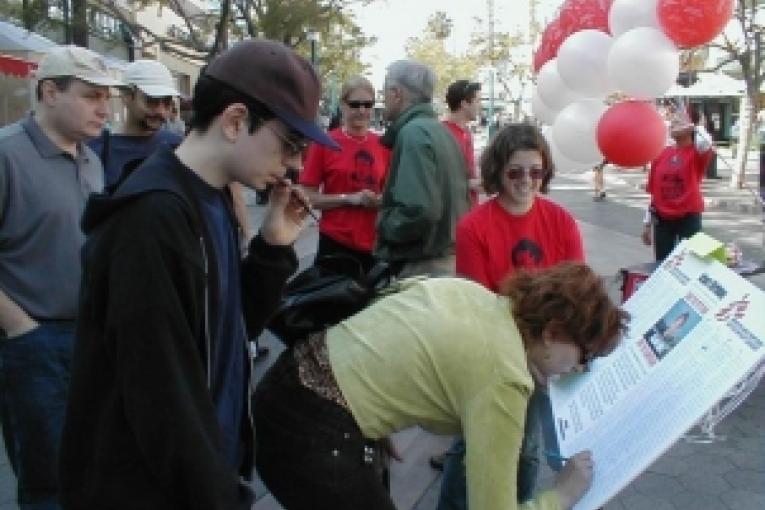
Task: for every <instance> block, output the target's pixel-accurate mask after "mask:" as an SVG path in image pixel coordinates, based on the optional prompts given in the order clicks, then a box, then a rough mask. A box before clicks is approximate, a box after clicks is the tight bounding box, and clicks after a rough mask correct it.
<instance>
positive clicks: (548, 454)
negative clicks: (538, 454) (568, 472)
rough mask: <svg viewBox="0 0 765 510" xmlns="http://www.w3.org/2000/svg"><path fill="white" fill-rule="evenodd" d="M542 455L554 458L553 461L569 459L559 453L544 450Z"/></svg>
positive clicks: (549, 458) (550, 458)
mask: <svg viewBox="0 0 765 510" xmlns="http://www.w3.org/2000/svg"><path fill="white" fill-rule="evenodd" d="M544 456H545V458H547V459H548V460H554V461H558V462H567V461H568V460H569V458H568V457H564V456H563V455H560V454H558V453H555V452H545V453H544Z"/></svg>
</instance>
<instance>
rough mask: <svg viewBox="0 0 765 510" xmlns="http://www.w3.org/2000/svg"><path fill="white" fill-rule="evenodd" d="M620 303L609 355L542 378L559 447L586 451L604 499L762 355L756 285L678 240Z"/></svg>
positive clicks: (595, 498)
mask: <svg viewBox="0 0 765 510" xmlns="http://www.w3.org/2000/svg"><path fill="white" fill-rule="evenodd" d="M624 308H625V309H626V310H627V311H629V312H630V314H631V315H632V320H631V321H630V325H629V331H628V333H627V335H626V336H625V338H624V339H623V341H622V342H621V344H620V346H619V347H618V348H617V349H616V350H615V351H614V352H613V353H612V354H611V355H610V356H608V357H606V358H602V359H598V360H596V361H595V362H594V363H593V366H592V369H591V370H590V371H589V372H588V373H586V374H581V375H574V376H569V377H565V378H563V379H561V380H559V381H557V382H556V383H554V384H553V385H551V388H550V396H551V400H552V404H553V409H554V415H555V424H556V428H557V433H558V441H559V445H560V452H561V455H563V456H570V455H573V454H575V453H576V452H579V451H581V450H585V449H589V450H591V451H592V452H593V459H594V461H595V474H594V477H593V483H592V487H591V488H590V490H589V491H588V492H587V494H586V495H585V496H584V498H583V499H582V500H581V501H580V502H579V503H578V504H577V505H576V506H575V507H574V508H575V510H594V509H597V508H599V507H601V506H603V505H604V504H605V503H606V502H607V501H608V500H610V499H611V498H613V497H614V496H615V495H616V494H617V493H618V492H619V491H620V490H622V489H623V488H624V487H625V486H626V485H627V484H629V483H630V482H631V481H632V480H633V479H634V478H636V477H637V476H638V475H639V474H640V473H641V472H642V471H644V470H645V469H646V468H648V467H649V466H650V464H651V463H652V462H653V461H655V460H656V459H657V458H658V457H659V456H660V455H661V454H662V453H664V452H665V451H666V450H667V449H668V448H669V447H670V446H672V444H673V443H675V442H676V441H677V440H678V439H679V438H680V437H681V436H682V435H683V434H684V433H685V432H687V431H688V429H690V428H691V427H692V426H693V425H694V424H695V423H697V422H698V421H699V419H701V417H702V416H703V415H704V413H705V412H706V411H707V410H709V409H710V408H711V407H713V406H714V405H715V404H716V403H717V402H718V401H719V400H720V399H721V398H723V396H724V395H725V394H726V392H727V391H728V390H730V389H731V388H732V387H733V386H734V385H735V384H736V383H737V382H739V381H740V380H741V379H742V378H744V377H745V376H746V375H747V374H748V373H750V372H751V371H752V370H753V369H754V368H756V367H757V366H758V364H759V363H760V362H761V361H762V360H763V358H764V357H765V294H764V293H763V292H762V291H761V290H759V289H758V288H756V287H755V286H753V285H752V284H751V283H749V282H747V281H746V280H744V279H743V278H741V277H740V276H738V275H737V274H736V273H734V272H733V271H731V270H730V269H728V268H727V267H725V266H723V265H722V264H720V263H719V262H716V261H708V260H704V259H702V258H700V257H698V256H697V255H695V254H694V253H692V252H691V251H690V250H688V249H687V246H686V243H682V244H680V245H679V246H678V247H677V248H676V249H675V250H674V251H673V253H672V255H670V257H669V258H667V260H666V261H665V262H664V263H663V264H662V265H661V266H660V267H659V268H657V270H656V271H655V272H654V273H653V274H652V275H651V277H650V278H649V279H648V280H646V281H645V283H643V285H642V286H641V287H640V289H639V290H638V291H637V293H635V294H634V295H633V296H632V298H631V299H630V300H629V301H627V303H625V305H624Z"/></svg>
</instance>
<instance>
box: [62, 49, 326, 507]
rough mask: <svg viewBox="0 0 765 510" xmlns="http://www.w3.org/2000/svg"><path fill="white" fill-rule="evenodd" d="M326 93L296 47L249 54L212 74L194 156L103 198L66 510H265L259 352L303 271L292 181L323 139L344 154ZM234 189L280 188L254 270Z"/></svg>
mask: <svg viewBox="0 0 765 510" xmlns="http://www.w3.org/2000/svg"><path fill="white" fill-rule="evenodd" d="M319 95H320V86H319V80H318V78H317V76H316V73H315V72H314V70H313V68H312V67H311V65H310V64H309V63H308V62H307V61H306V60H305V59H303V58H302V57H299V56H298V55H297V54H295V53H294V52H293V51H292V50H290V49H289V48H287V47H286V46H284V45H282V44H280V43H276V42H270V41H263V40H250V41H245V42H242V43H239V44H237V45H236V46H234V47H233V48H231V49H230V50H228V51H226V52H224V53H222V54H221V55H219V56H218V57H217V58H215V59H214V60H213V61H212V62H211V63H210V64H209V65H208V66H207V68H206V69H205V70H204V71H203V73H202V75H201V76H200V78H199V81H198V82H197V84H196V87H195V89H194V98H193V105H194V118H193V119H192V121H191V131H190V133H189V135H188V136H187V138H186V139H185V140H184V141H183V143H181V145H180V146H179V147H178V148H177V149H176V150H175V151H171V150H170V149H169V148H164V149H160V150H158V151H157V152H155V153H154V154H153V155H152V156H150V157H149V158H148V159H146V160H145V161H144V163H143V164H142V165H141V166H139V167H138V169H136V170H135V172H133V173H132V174H131V175H130V177H128V178H127V179H126V180H125V181H124V183H122V185H121V186H120V187H119V188H118V189H117V191H116V192H115V193H114V194H113V195H110V196H99V197H97V198H94V199H91V200H90V201H89V203H88V206H87V208H86V211H85V216H84V219H83V225H84V229H85V231H86V233H87V235H88V240H87V243H86V246H85V249H84V269H83V282H82V299H81V303H80V319H81V320H80V322H79V324H78V330H77V342H76V346H75V352H74V362H73V364H74V367H73V374H72V381H71V392H70V397H69V403H68V408H67V418H66V424H65V428H64V435H63V442H62V452H61V464H60V473H61V479H62V480H61V484H62V501H63V504H64V508H66V509H92V508H109V509H112V510H120V509H139V508H140V509H141V510H155V509H156V510H159V509H162V510H168V509H184V510H187V509H200V510H216V509H220V510H224V509H225V510H234V509H249V508H250V507H251V504H252V500H253V494H252V491H251V489H250V488H249V486H248V483H247V481H248V479H249V478H250V476H251V475H252V466H253V451H252V443H253V434H252V423H251V414H250V411H249V398H248V395H249V390H250V380H249V372H250V369H249V364H248V358H247V354H246V341H247V338H248V335H250V336H252V335H255V334H257V333H258V332H259V331H260V330H261V329H262V328H263V325H264V323H265V322H266V320H267V318H268V317H269V315H270V314H271V313H272V311H273V310H274V308H275V307H276V305H277V303H278V300H279V297H280V294H281V290H282V287H283V285H284V283H285V281H286V280H287V278H288V277H289V275H290V274H291V273H292V272H293V271H294V270H295V269H296V267H297V259H296V257H295V253H294V251H293V249H292V247H291V245H292V243H293V242H294V241H295V239H296V238H297V236H298V234H299V232H300V230H301V228H302V223H303V219H304V217H305V215H306V212H307V211H306V210H305V207H304V206H303V205H301V203H300V202H301V199H302V200H303V201H304V198H303V197H301V196H299V195H295V194H296V193H299V191H297V190H294V189H292V188H291V183H290V182H289V181H285V179H284V176H285V173H286V171H287V168H288V167H297V168H299V167H300V165H301V154H302V151H303V148H304V147H305V145H306V143H307V140H308V139H311V140H313V141H316V142H318V143H322V144H326V145H330V146H331V145H333V142H332V141H331V140H330V139H329V138H328V137H327V136H326V134H325V133H324V132H322V131H321V130H320V128H319V127H318V126H316V125H315V124H314V119H315V118H316V114H317V110H318V104H319ZM231 182H239V183H242V184H244V185H246V186H249V187H251V188H255V189H263V188H265V187H266V186H267V185H269V184H271V185H274V190H273V192H272V194H271V200H270V205H269V210H268V211H267V213H266V216H265V220H264V222H263V225H262V227H261V231H260V233H259V234H258V235H257V236H256V237H255V238H254V239H253V240H252V241H251V242H250V244H249V247H248V254H247V256H246V257H245V258H244V260H240V253H241V252H240V248H239V246H238V243H237V235H236V232H235V228H234V224H235V223H234V220H233V215H232V212H231V204H230V202H229V199H228V196H227V194H226V193H225V189H226V186H227V185H228V184H229V183H231ZM296 196H297V197H298V198H297V199H296Z"/></svg>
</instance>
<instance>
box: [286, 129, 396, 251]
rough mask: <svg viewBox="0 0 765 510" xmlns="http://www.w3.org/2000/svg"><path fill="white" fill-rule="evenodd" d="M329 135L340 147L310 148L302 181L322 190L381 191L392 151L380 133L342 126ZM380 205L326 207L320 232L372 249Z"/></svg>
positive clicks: (329, 192) (347, 191) (327, 191)
mask: <svg viewBox="0 0 765 510" xmlns="http://www.w3.org/2000/svg"><path fill="white" fill-rule="evenodd" d="M329 136H330V137H331V138H332V139H333V140H334V141H335V142H337V144H338V145H339V146H340V151H334V150H332V149H328V148H326V147H324V146H322V145H319V144H316V143H314V144H311V146H310V147H309V148H308V155H307V156H306V160H305V164H304V165H303V171H302V172H301V174H300V184H303V185H305V186H312V187H318V188H321V192H322V193H326V194H329V195H335V194H339V193H356V192H358V191H362V190H365V189H367V190H371V191H374V192H375V193H381V192H382V189H383V185H384V184H385V178H386V177H387V175H388V162H389V160H390V151H389V150H388V149H387V148H386V147H384V146H383V145H382V144H380V137H379V135H377V134H375V133H372V132H369V133H367V134H366V135H365V136H364V137H361V138H356V137H353V136H351V135H349V134H347V133H345V132H344V131H343V130H342V129H333V130H332V131H330V132H329ZM376 220H377V209H370V208H366V207H336V208H334V209H327V210H324V211H322V213H321V220H320V221H319V232H321V233H322V234H324V235H326V236H328V237H330V238H332V239H333V240H335V241H337V242H338V243H340V244H342V245H344V246H347V247H349V248H353V249H354V250H359V251H364V252H371V251H372V248H374V243H375V239H376V237H377V231H376V229H375V222H376Z"/></svg>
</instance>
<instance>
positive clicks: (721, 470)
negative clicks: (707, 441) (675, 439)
mask: <svg viewBox="0 0 765 510" xmlns="http://www.w3.org/2000/svg"><path fill="white" fill-rule="evenodd" d="M684 460H685V462H687V466H688V467H689V468H690V469H689V470H688V471H686V472H685V473H682V474H684V475H685V474H698V475H722V474H725V473H728V472H730V471H734V470H736V465H735V464H733V463H732V462H731V461H729V460H728V459H727V458H725V457H720V455H719V454H712V453H706V452H705V453H697V454H694V455H691V456H690V457H687V458H686V459H684Z"/></svg>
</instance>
